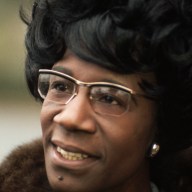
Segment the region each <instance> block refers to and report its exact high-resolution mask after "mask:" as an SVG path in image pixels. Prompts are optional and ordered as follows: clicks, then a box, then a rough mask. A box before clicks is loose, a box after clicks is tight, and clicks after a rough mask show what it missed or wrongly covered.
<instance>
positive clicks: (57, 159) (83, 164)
mask: <svg viewBox="0 0 192 192" xmlns="http://www.w3.org/2000/svg"><path fill="white" fill-rule="evenodd" d="M49 153H50V154H49V155H50V158H51V161H52V163H53V164H54V165H56V166H60V167H63V168H68V169H85V168H88V167H90V166H93V165H94V164H96V163H97V161H98V159H97V158H92V157H88V158H86V159H83V160H76V161H71V160H67V159H65V158H64V157H62V156H61V154H60V153H59V152H57V150H56V148H55V147H52V148H51V149H50V151H49Z"/></svg>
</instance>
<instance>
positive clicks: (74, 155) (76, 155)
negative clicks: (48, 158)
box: [57, 147, 88, 161]
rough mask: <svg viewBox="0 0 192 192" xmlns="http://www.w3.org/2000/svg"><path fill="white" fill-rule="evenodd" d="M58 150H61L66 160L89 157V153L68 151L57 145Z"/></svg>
mask: <svg viewBox="0 0 192 192" xmlns="http://www.w3.org/2000/svg"><path fill="white" fill-rule="evenodd" d="M57 152H59V153H60V154H61V155H62V156H63V157H64V158H65V159H66V160H72V161H77V160H83V159H86V158H88V155H85V154H81V153H73V152H68V151H65V150H64V149H62V148H61V147H57Z"/></svg>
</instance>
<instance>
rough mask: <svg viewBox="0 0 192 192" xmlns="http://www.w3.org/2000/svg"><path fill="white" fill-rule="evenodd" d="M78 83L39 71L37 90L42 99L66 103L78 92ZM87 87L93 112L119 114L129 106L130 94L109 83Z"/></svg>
mask: <svg viewBox="0 0 192 192" xmlns="http://www.w3.org/2000/svg"><path fill="white" fill-rule="evenodd" d="M78 86H79V85H78V84H77V83H76V82H74V81H73V80H71V79H69V78H67V77H65V76H62V77H61V76H59V75H57V74H50V73H48V72H47V73H40V74H39V80H38V91H39V94H40V96H41V97H42V99H46V100H50V101H53V102H56V103H59V104H67V103H68V101H69V100H70V99H71V98H72V97H74V95H76V94H77V92H78ZM85 86H87V87H89V89H90V90H89V96H90V101H91V102H90V103H91V105H92V107H93V109H94V111H95V112H97V113H101V114H106V115H121V114H122V113H124V112H125V111H126V110H127V109H128V107H129V101H130V98H131V94H130V93H129V92H127V91H124V90H122V89H120V88H118V87H115V86H110V85H104V84H103V85H100V84H98V85H97V84H94V85H86V84H85Z"/></svg>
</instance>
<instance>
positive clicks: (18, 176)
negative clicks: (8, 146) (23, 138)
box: [0, 140, 53, 192]
mask: <svg viewBox="0 0 192 192" xmlns="http://www.w3.org/2000/svg"><path fill="white" fill-rule="evenodd" d="M51 191H53V190H52V189H51V188H50V186H49V183H48V180H47V176H46V172H45V162H44V153H43V147H42V143H41V141H40V140H36V141H33V142H31V143H29V144H26V145H22V146H19V147H17V148H16V149H15V150H14V151H13V152H12V153H11V155H9V156H8V157H7V158H6V159H5V160H4V161H3V162H2V164H1V165H0V192H51Z"/></svg>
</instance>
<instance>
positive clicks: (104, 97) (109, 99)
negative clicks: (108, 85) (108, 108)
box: [98, 95, 120, 105]
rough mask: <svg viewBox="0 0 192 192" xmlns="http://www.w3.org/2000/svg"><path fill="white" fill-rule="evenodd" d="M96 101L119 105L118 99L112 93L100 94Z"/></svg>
mask: <svg viewBox="0 0 192 192" xmlns="http://www.w3.org/2000/svg"><path fill="white" fill-rule="evenodd" d="M98 101H100V102H103V103H107V104H110V105H120V103H119V101H118V99H117V98H116V97H114V96H112V95H102V96H100V98H99V99H98Z"/></svg>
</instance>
